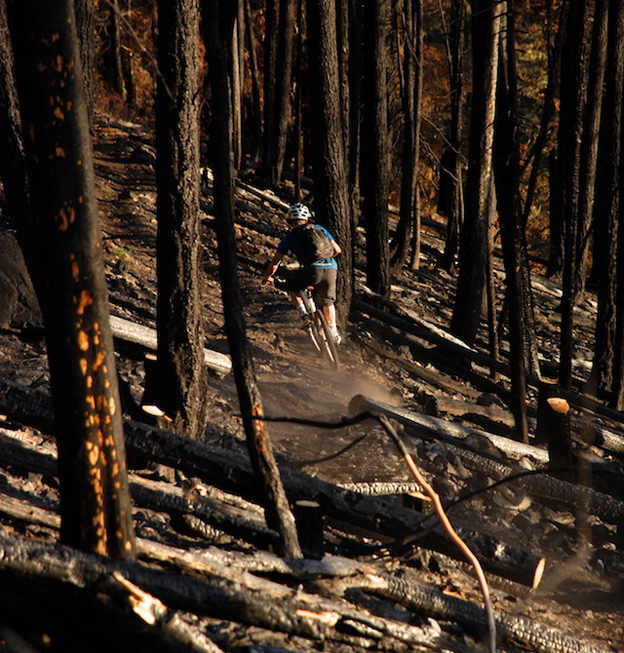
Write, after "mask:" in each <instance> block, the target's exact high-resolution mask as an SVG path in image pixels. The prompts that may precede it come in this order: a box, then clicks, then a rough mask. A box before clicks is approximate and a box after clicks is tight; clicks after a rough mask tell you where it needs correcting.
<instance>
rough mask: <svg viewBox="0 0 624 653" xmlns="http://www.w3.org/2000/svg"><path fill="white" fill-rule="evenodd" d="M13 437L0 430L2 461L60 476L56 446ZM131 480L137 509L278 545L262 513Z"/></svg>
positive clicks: (132, 477)
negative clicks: (190, 518)
mask: <svg viewBox="0 0 624 653" xmlns="http://www.w3.org/2000/svg"><path fill="white" fill-rule="evenodd" d="M12 434H13V435H16V434H15V432H11V431H9V430H7V429H0V461H2V463H3V464H5V465H6V464H11V465H17V466H18V467H19V468H21V469H23V470H26V471H28V472H40V473H43V474H47V475H49V476H51V477H56V476H57V463H56V447H55V446H54V445H53V444H51V443H49V444H48V445H47V446H46V445H45V444H43V443H41V442H37V441H36V440H37V439H36V438H35V439H30V440H29V439H28V438H20V439H13V438H12ZM39 440H40V438H39ZM129 478H130V493H131V496H132V500H133V502H134V504H135V505H136V506H140V507H143V508H150V509H154V510H158V511H162V512H167V513H169V514H171V515H172V516H173V515H192V516H193V517H196V518H198V519H200V520H202V521H203V522H204V523H207V524H209V525H211V526H212V527H214V528H216V529H219V530H220V531H222V532H224V533H226V534H228V535H230V536H232V537H235V538H242V539H244V540H246V541H247V542H250V543H253V544H255V545H256V546H261V547H271V546H274V545H275V544H276V542H277V534H276V533H275V532H274V531H272V530H271V529H269V528H268V527H267V526H266V523H265V521H264V517H263V515H262V511H257V512H251V511H249V510H243V509H242V508H240V507H236V506H232V505H228V504H227V503H225V502H224V501H221V500H219V499H218V498H212V497H205V496H200V495H198V494H192V493H189V492H185V491H184V490H182V489H181V488H179V487H177V486H175V485H171V484H169V483H168V484H165V483H160V482H158V481H151V480H148V479H145V478H141V477H140V476H138V475H136V474H130V475H129ZM3 501H4V502H6V501H7V497H3V496H2V495H0V510H2V509H3ZM5 507H6V506H5ZM33 510H34V508H33ZM47 525H48V524H47Z"/></svg>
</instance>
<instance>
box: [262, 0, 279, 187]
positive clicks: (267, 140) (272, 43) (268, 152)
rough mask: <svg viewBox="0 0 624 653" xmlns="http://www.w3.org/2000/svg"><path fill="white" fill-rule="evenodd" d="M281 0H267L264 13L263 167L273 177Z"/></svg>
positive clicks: (268, 177)
mask: <svg viewBox="0 0 624 653" xmlns="http://www.w3.org/2000/svg"><path fill="white" fill-rule="evenodd" d="M278 2H279V0H266V10H265V14H264V21H265V23H264V71H263V73H264V133H263V136H264V147H263V169H264V174H265V175H266V178H267V179H269V180H270V179H271V175H272V169H271V168H272V166H271V162H272V161H273V160H274V158H275V154H274V152H273V148H274V147H275V126H274V118H275V72H276V70H275V68H276V43H277V25H278Z"/></svg>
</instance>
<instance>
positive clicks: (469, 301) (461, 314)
mask: <svg viewBox="0 0 624 653" xmlns="http://www.w3.org/2000/svg"><path fill="white" fill-rule="evenodd" d="M497 6H498V3H497V2H496V1H495V0H472V2H471V7H472V28H471V34H472V52H473V55H472V57H473V62H472V68H473V84H472V108H471V116H470V142H469V156H468V178H467V183H466V189H467V190H466V216H465V221H464V225H463V228H462V234H461V244H460V252H459V276H458V280H457V291H456V299H455V305H454V307H453V317H452V319H451V327H450V328H451V331H452V332H453V333H454V334H455V335H456V336H459V337H460V338H462V339H463V340H465V341H466V343H467V344H469V345H472V344H473V343H474V339H475V337H476V334H477V331H478V328H479V323H480V320H481V315H482V312H483V308H484V293H485V288H486V284H485V278H486V274H487V216H488V201H489V192H488V191H489V187H490V176H491V174H492V141H493V132H494V128H493V125H494V105H495V102H494V99H495V96H496V75H497V65H498V61H497V58H498V34H497V31H498V19H497V15H498V14H497V12H496V8H497Z"/></svg>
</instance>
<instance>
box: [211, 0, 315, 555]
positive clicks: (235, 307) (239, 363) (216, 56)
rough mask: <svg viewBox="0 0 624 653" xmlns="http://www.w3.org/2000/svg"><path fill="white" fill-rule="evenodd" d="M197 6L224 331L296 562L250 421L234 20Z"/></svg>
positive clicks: (252, 387)
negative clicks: (232, 77)
mask: <svg viewBox="0 0 624 653" xmlns="http://www.w3.org/2000/svg"><path fill="white" fill-rule="evenodd" d="M202 6H203V26H204V41H205V43H206V49H207V53H208V58H209V71H210V84H211V88H212V101H213V106H212V134H211V143H212V145H213V147H214V152H213V160H214V175H215V181H214V188H215V190H214V212H215V220H216V222H215V228H216V231H217V240H218V254H219V273H220V278H221V289H222V298H223V310H224V313H225V330H226V333H227V337H228V343H229V345H230V355H231V357H232V367H233V371H234V379H235V382H236V388H237V391H238V400H239V404H240V409H241V413H242V415H243V426H244V429H245V435H246V436H247V445H248V448H249V456H250V458H251V463H252V466H253V469H254V472H255V475H256V478H257V482H258V485H259V486H260V490H261V492H262V493H263V494H264V502H263V503H264V507H265V512H266V520H267V524H268V525H269V526H270V527H271V528H273V529H275V530H276V531H277V532H278V534H279V536H280V548H281V552H280V553H281V554H282V555H283V556H287V557H291V558H299V557H301V555H302V554H301V549H300V547H299V542H298V539H297V530H296V527H295V521H294V517H293V515H292V513H291V511H290V507H289V505H288V500H287V498H286V493H285V492H284V487H283V485H282V481H281V478H280V474H279V470H278V468H277V464H276V462H275V458H274V455H273V448H272V445H271V440H270V439H269V434H268V432H267V430H266V427H265V423H264V422H263V421H261V420H259V419H256V418H261V417H263V414H264V413H263V408H262V399H261V397H260V392H259V390H258V386H257V384H256V377H255V372H254V367H253V359H252V357H251V352H250V348H249V341H248V340H247V333H246V327H245V320H244V318H243V307H242V304H243V302H242V296H241V290H240V283H239V279H238V266H237V263H236V234H235V232H234V174H233V165H232V151H231V140H230V134H231V131H232V116H231V97H230V93H231V91H230V88H229V79H228V74H227V71H228V62H227V59H228V53H229V51H230V48H231V47H232V43H231V35H232V32H231V22H232V21H233V19H234V17H233V16H232V14H231V11H232V9H231V7H230V6H229V5H228V3H226V2H223V1H221V2H216V1H215V0H204V2H203V5H202Z"/></svg>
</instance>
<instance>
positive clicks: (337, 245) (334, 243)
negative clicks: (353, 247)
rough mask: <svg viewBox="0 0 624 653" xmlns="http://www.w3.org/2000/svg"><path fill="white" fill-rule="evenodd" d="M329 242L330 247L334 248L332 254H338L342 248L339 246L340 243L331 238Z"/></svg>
mask: <svg viewBox="0 0 624 653" xmlns="http://www.w3.org/2000/svg"><path fill="white" fill-rule="evenodd" d="M330 242H331V244H332V247H333V248H334V255H335V256H338V254H340V253H341V252H342V249H341V248H340V245H339V244H338V243H337V242H336V241H335V240H334V239H333V238H332V239H331V241H330Z"/></svg>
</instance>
